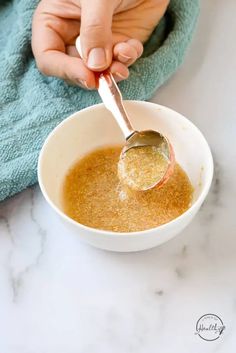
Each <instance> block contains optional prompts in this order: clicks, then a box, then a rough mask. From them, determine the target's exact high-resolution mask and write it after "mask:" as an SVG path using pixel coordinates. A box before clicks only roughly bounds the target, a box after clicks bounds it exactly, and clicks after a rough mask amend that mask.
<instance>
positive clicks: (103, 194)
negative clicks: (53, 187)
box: [63, 147, 193, 232]
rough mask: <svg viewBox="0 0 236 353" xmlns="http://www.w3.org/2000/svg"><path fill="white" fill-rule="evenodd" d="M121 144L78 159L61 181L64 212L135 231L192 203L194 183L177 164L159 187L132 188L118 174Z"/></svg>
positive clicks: (175, 214) (118, 229) (112, 228)
mask: <svg viewBox="0 0 236 353" xmlns="http://www.w3.org/2000/svg"><path fill="white" fill-rule="evenodd" d="M120 152H121V147H106V148H102V149H99V150H96V151H94V152H92V153H89V154H88V155H87V156H85V157H84V158H82V159H81V160H79V161H78V162H77V163H76V164H75V165H74V166H72V168H71V169H70V170H69V171H68V174H67V175H66V178H65V181H64V185H63V207H64V211H65V213H66V214H67V215H68V216H69V217H71V218H73V219H74V220H75V221H77V222H79V223H81V224H84V225H86V226H89V227H92V228H97V229H103V230H109V231H114V232H135V231H141V230H145V229H150V228H154V227H157V226H159V225H161V224H164V223H167V222H169V221H171V220H173V219H174V218H176V217H178V216H180V215H181V214H182V213H183V212H185V211H186V210H187V209H188V208H189V207H190V204H191V201H192V194H193V187H192V185H191V183H190V181H189V179H188V176H187V175H186V173H185V172H184V171H183V169H182V168H181V167H180V166H179V165H178V164H176V166H175V170H174V173H173V175H172V176H171V177H170V179H169V180H168V182H167V183H166V184H165V185H164V186H163V187H162V188H160V189H157V188H153V189H151V190H149V191H134V190H131V189H129V188H128V187H127V186H125V185H122V184H121V182H120V181H119V178H118V176H117V164H118V161H119V157H120Z"/></svg>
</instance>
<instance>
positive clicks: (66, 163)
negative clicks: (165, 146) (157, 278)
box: [38, 101, 213, 252]
mask: <svg viewBox="0 0 236 353" xmlns="http://www.w3.org/2000/svg"><path fill="white" fill-rule="evenodd" d="M125 106H126V109H127V111H128V113H129V115H130V118H131V121H132V123H133V125H134V127H135V128H136V129H137V130H146V129H153V130H158V131H160V132H161V133H163V134H164V135H166V136H167V137H168V138H169V140H170V141H171V143H172V145H173V148H174V151H175V155H176V160H177V161H178V162H179V163H180V165H181V166H182V167H183V168H184V170H185V171H186V172H187V174H188V176H189V178H190V180H191V182H192V184H193V186H194V189H195V192H194V201H193V204H192V206H191V207H190V208H189V209H188V210H187V211H186V212H185V213H184V214H182V215H181V216H179V217H178V218H176V219H174V220H173V221H171V222H169V223H167V224H164V225H161V226H159V227H157V228H153V229H150V230H146V231H142V232H133V233H115V232H108V231H101V230H97V229H93V228H90V227H86V226H84V225H82V224H79V223H77V222H75V221H74V220H72V219H71V218H69V217H68V216H66V215H65V214H64V212H63V209H62V202H61V189H62V182H63V179H64V177H65V175H66V173H67V171H68V169H69V168H70V167H71V165H73V163H74V162H75V161H76V160H78V159H79V158H80V157H82V156H84V155H85V154H87V153H88V152H89V151H91V150H93V149H95V148H97V147H100V146H106V145H111V144H118V143H124V142H125V141H124V138H123V136H122V133H121V131H120V128H119V127H118V125H117V123H116V121H115V120H114V118H113V117H112V115H111V114H110V112H108V111H107V110H106V109H105V107H104V105H103V104H99V105H95V106H91V107H89V108H86V109H84V110H81V111H79V112H78V113H75V114H73V115H72V116H70V117H69V118H67V119H65V120H64V121H63V122H62V123H61V124H59V125H58V126H57V127H56V128H55V129H54V130H53V131H52V132H51V133H50V135H49V136H48V138H47V139H46V141H45V143H44V145H43V148H42V150H41V153H40V156H39V163H38V180H39V185H40V188H41V190H42V193H43V195H44V197H45V199H46V200H47V202H48V203H49V205H50V206H51V207H52V208H53V209H54V210H55V211H56V212H57V213H58V215H59V216H60V218H61V219H62V221H64V222H65V226H66V229H67V230H68V232H74V233H75V234H76V235H77V236H79V237H80V238H81V239H82V240H84V241H86V242H87V243H89V244H91V245H93V246H95V247H98V248H101V249H106V250H113V251H122V252H124V251H138V250H144V249H148V248H152V247H154V246H157V245H160V244H162V243H164V242H166V241H167V240H169V239H171V238H173V237H174V236H176V235H177V234H178V233H180V232H181V231H182V230H183V229H184V228H185V227H186V226H187V225H188V224H189V223H190V222H191V220H192V219H193V217H194V216H195V214H196V213H197V211H198V210H199V208H200V206H201V204H202V203H203V201H204V199H205V197H206V196H207V193H208V191H209V188H210V185H211V181H212V176H213V160H212V155H211V151H210V148H209V146H208V144H207V142H206V140H205V138H204V137H203V135H202V134H201V132H200V131H199V130H198V128H197V127H196V126H195V125H193V123H191V122H190V121H189V120H188V119H186V118H185V117H183V116H182V115H180V114H178V113H176V112H175V111H173V110H171V109H169V108H166V107H164V106H160V105H157V104H154V103H148V102H138V101H126V102H125Z"/></svg>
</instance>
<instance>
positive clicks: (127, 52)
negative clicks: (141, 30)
mask: <svg viewBox="0 0 236 353" xmlns="http://www.w3.org/2000/svg"><path fill="white" fill-rule="evenodd" d="M142 53H143V45H142V43H141V42H140V41H139V40H137V39H129V40H127V41H126V42H121V43H117V44H116V45H115V46H114V48H113V57H114V59H116V60H118V61H120V62H121V63H123V64H125V65H126V66H130V65H132V64H133V63H134V62H135V61H136V60H137V59H138V58H139V57H140V56H141V55H142Z"/></svg>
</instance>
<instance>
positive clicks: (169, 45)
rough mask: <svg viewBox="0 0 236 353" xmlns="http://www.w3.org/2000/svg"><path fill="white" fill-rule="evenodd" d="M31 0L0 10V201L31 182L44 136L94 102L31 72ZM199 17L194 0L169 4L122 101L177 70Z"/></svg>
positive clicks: (4, 0)
mask: <svg viewBox="0 0 236 353" xmlns="http://www.w3.org/2000/svg"><path fill="white" fill-rule="evenodd" d="M37 3H38V1H37V0H1V4H0V48H1V51H0V200H3V199H5V198H6V197H9V196H11V195H14V194H16V193H17V192H19V191H21V190H23V189H25V188H26V187H27V186H29V185H32V184H34V183H36V182H37V159H38V154H39V151H40V148H41V147H42V144H43V142H44V140H45V138H46V137H47V135H48V134H49V132H50V131H51V130H52V129H53V128H54V127H55V126H56V125H57V124H58V123H59V122H60V121H62V120H63V119H64V118H65V117H67V116H68V115H70V114H72V113H73V112H75V111H77V110H80V109H82V108H85V107H87V106H89V105H92V104H96V103H98V102H100V98H99V96H98V94H97V92H96V91H85V90H83V89H80V88H78V87H71V86H68V84H67V83H65V82H64V81H62V80H59V79H57V78H52V77H45V76H43V75H41V74H40V72H39V71H38V70H37V68H36V65H35V61H34V58H33V55H32V52H31V45H30V39H31V20H32V14H33V12H34V10H35V8H36V6H37ZM198 12H199V2H198V0H172V1H171V2H170V5H169V7H168V10H167V12H166V15H165V17H164V18H163V19H162V20H161V22H160V24H159V25H158V26H157V28H156V29H155V31H154V32H153V34H152V36H151V38H150V39H149V41H148V42H147V43H146V45H145V51H144V54H143V56H142V58H140V59H139V60H138V61H137V63H135V65H133V66H132V67H131V69H130V73H131V74H130V77H129V79H128V80H126V81H124V82H122V83H121V84H120V88H121V90H122V93H123V95H124V98H126V99H137V100H146V99H149V98H150V97H152V95H153V94H154V93H155V91H156V89H157V88H158V87H159V86H160V85H161V84H163V82H165V81H166V80H167V79H168V78H169V77H170V76H171V75H172V74H173V73H174V72H175V70H176V69H177V68H178V66H179V65H180V64H181V62H182V60H183V57H184V53H185V51H186V48H187V46H188V44H189V42H190V40H191V37H192V33H193V30H194V27H195V24H196V19H197V17H198Z"/></svg>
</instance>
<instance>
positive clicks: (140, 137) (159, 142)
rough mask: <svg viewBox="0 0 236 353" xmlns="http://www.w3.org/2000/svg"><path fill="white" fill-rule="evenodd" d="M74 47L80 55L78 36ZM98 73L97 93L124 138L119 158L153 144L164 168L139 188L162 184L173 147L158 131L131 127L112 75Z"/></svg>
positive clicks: (170, 166)
mask: <svg viewBox="0 0 236 353" xmlns="http://www.w3.org/2000/svg"><path fill="white" fill-rule="evenodd" d="M76 48H77V50H78V52H79V54H80V56H81V57H82V55H81V54H82V51H81V46H80V39H79V37H78V38H77V40H76ZM97 74H98V93H99V95H100V97H101V99H102V101H103V103H104V105H105V107H106V108H107V109H108V110H109V111H110V112H111V113H112V115H113V116H114V118H115V119H116V121H117V123H118V125H119V126H120V128H121V130H122V132H123V134H124V137H125V139H126V144H125V146H124V147H123V149H122V151H121V156H120V158H125V155H126V154H127V152H128V151H129V150H131V149H133V148H137V147H145V146H154V147H155V148H156V150H158V151H159V153H160V154H162V155H163V156H164V158H165V159H166V160H167V162H168V163H167V164H166V165H167V166H166V170H165V172H164V173H162V175H161V176H160V177H159V178H158V179H156V180H155V182H152V184H151V185H148V186H145V188H142V189H140V190H143V191H144V190H149V189H152V188H153V187H154V186H157V187H160V186H163V185H164V184H165V183H166V182H167V180H168V179H169V177H170V176H171V174H172V173H173V170H174V164H175V156H174V151H173V148H172V146H171V144H170V142H169V141H168V139H167V138H166V137H165V136H164V135H162V134H161V133H160V132H158V131H154V130H145V131H137V130H135V129H134V128H133V126H132V124H131V122H130V119H129V117H128V114H127V112H126V110H125V107H124V105H123V99H122V95H121V92H120V90H119V88H118V86H117V84H116V82H115V79H114V77H113V75H112V74H111V73H110V72H109V71H108V70H107V71H104V72H102V73H97Z"/></svg>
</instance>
